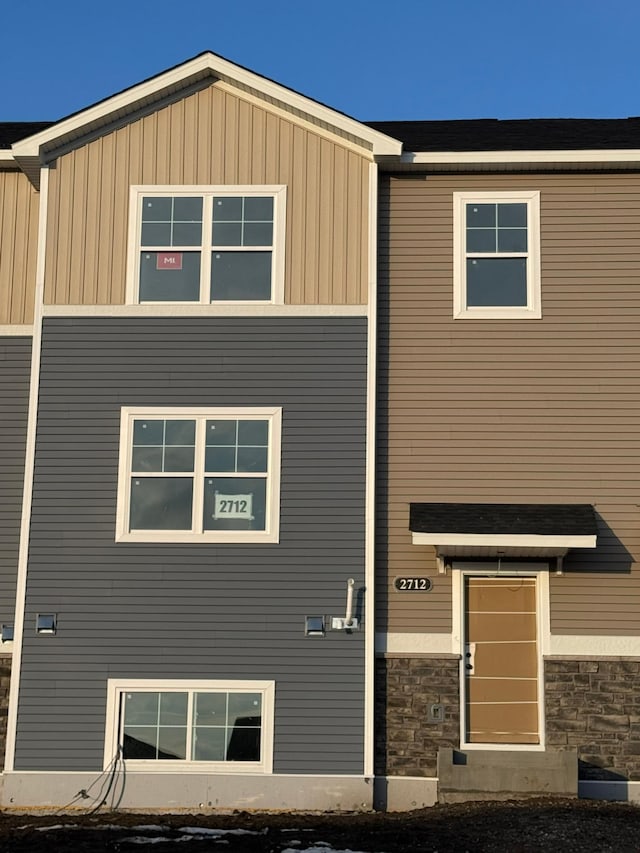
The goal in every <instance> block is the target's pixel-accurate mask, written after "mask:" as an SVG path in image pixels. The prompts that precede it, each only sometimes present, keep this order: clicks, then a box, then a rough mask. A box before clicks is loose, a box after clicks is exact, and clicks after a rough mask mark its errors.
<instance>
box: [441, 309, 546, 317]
mask: <svg viewBox="0 0 640 853" xmlns="http://www.w3.org/2000/svg"><path fill="white" fill-rule="evenodd" d="M453 319H454V320H540V319H542V309H541V308H462V309H461V310H460V311H457V312H455V313H454V315H453Z"/></svg>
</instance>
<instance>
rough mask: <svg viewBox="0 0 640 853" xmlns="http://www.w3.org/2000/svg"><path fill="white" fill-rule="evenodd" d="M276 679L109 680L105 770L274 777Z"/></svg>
mask: <svg viewBox="0 0 640 853" xmlns="http://www.w3.org/2000/svg"><path fill="white" fill-rule="evenodd" d="M274 692H275V685H274V682H273V681H213V680H207V681H203V680H198V681H180V680H166V679H165V680H160V681H153V680H147V679H140V680H136V679H110V680H109V682H108V691H107V731H106V737H105V756H104V761H105V767H109V766H111V765H112V764H113V762H114V761H115V760H116V759H117V758H122V759H124V761H125V762H127V763H128V764H129V765H133V766H134V767H138V766H139V767H145V768H149V769H154V768H158V769H165V770H166V769H169V768H170V767H176V768H179V769H180V770H189V769H192V770H200V771H202V769H203V767H206V769H207V770H216V769H220V770H224V771H227V772H228V771H231V772H233V771H234V770H235V771H237V772H242V771H245V772H246V771H249V772H263V773H270V772H271V771H272V765H273V714H274Z"/></svg>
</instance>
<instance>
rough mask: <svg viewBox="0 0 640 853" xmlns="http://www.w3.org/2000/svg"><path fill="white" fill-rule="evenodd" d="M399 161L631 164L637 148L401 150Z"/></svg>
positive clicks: (638, 157) (639, 150)
mask: <svg viewBox="0 0 640 853" xmlns="http://www.w3.org/2000/svg"><path fill="white" fill-rule="evenodd" d="M400 162H401V163H409V164H415V165H419V164H425V165H450V164H454V163H460V164H469V165H472V164H482V163H495V164H498V163H514V164H516V163H521V164H540V165H543V164H551V163H559V164H562V163H584V164H589V163H599V164H601V163H603V162H604V163H635V164H637V163H638V162H640V148H615V149H609V150H607V149H600V148H598V149H592V150H584V151H581V150H579V149H575V150H571V151H565V150H561V151H536V150H530V151H404V152H403V154H402V156H401V158H400Z"/></svg>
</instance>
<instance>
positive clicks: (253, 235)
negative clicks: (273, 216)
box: [242, 222, 273, 246]
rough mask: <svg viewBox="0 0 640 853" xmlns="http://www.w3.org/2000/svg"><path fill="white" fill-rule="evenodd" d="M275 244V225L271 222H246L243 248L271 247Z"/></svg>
mask: <svg viewBox="0 0 640 853" xmlns="http://www.w3.org/2000/svg"><path fill="white" fill-rule="evenodd" d="M272 243H273V225H272V224H271V223H270V222H245V225H244V235H243V240H242V245H243V246H270V245H271V244H272Z"/></svg>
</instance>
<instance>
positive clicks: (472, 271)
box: [467, 258, 527, 307]
mask: <svg viewBox="0 0 640 853" xmlns="http://www.w3.org/2000/svg"><path fill="white" fill-rule="evenodd" d="M526 304H527V266H526V258H469V259H468V260H467V305H468V306H470V307H476V306H477V307H480V306H503V307H510V306H512V307H521V306H526Z"/></svg>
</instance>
